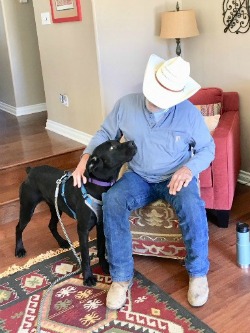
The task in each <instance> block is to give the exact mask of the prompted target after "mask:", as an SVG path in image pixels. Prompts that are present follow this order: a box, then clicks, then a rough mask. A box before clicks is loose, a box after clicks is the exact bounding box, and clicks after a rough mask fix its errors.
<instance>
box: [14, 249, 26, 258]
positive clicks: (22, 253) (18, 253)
mask: <svg viewBox="0 0 250 333" xmlns="http://www.w3.org/2000/svg"><path fill="white" fill-rule="evenodd" d="M15 256H16V257H18V258H23V257H25V256H26V250H25V249H19V250H17V249H16V251H15Z"/></svg>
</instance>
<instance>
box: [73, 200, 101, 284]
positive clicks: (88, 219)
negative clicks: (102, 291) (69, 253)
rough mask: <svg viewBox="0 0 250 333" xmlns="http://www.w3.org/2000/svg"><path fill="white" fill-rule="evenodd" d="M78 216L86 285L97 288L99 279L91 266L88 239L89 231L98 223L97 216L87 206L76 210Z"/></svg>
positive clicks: (81, 206) (83, 273)
mask: <svg viewBox="0 0 250 333" xmlns="http://www.w3.org/2000/svg"><path fill="white" fill-rule="evenodd" d="M76 215H77V231H78V236H79V243H80V252H81V258H82V275H83V278H84V284H85V285H87V286H95V285H96V280H97V279H96V277H95V276H94V275H93V273H92V269H91V266H90V258H89V243H88V241H89V239H88V238H89V230H91V229H92V227H93V226H94V225H95V223H96V217H95V214H94V213H93V212H92V211H91V210H90V209H89V208H88V207H87V206H86V205H80V207H79V209H77V210H76Z"/></svg>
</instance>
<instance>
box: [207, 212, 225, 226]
mask: <svg viewBox="0 0 250 333" xmlns="http://www.w3.org/2000/svg"><path fill="white" fill-rule="evenodd" d="M206 211H207V218H208V220H209V221H210V222H212V223H214V224H216V225H217V227H219V228H228V223H229V214H230V210H223V209H207V210H206Z"/></svg>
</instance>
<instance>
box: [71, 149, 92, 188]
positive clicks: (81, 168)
mask: <svg viewBox="0 0 250 333" xmlns="http://www.w3.org/2000/svg"><path fill="white" fill-rule="evenodd" d="M89 156H90V155H89V154H84V155H83V156H82V158H81V160H80V162H79V163H78V165H77V167H76V169H75V171H74V172H73V173H72V176H73V179H74V183H73V185H74V186H77V187H79V188H80V187H81V186H82V183H83V184H86V182H87V179H86V177H85V176H84V172H85V170H86V164H87V162H88V159H89Z"/></svg>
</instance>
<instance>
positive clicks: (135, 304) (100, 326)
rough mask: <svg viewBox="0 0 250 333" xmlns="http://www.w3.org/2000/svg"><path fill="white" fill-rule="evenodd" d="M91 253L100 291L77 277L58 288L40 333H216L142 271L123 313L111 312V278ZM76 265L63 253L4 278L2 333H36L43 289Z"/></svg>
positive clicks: (46, 304)
mask: <svg viewBox="0 0 250 333" xmlns="http://www.w3.org/2000/svg"><path fill="white" fill-rule="evenodd" d="M76 250H78V248H77V249H76ZM59 252H61V253H59ZM90 252H91V263H92V265H93V270H94V272H95V274H96V276H97V280H98V283H97V285H96V287H93V288H90V287H86V286H83V280H82V277H81V275H80V274H78V273H76V274H74V275H72V276H71V277H69V278H66V279H63V280H62V281H61V282H59V283H58V284H56V285H55V286H54V287H53V288H52V289H51V291H50V292H49V293H48V295H47V297H46V298H45V299H44V303H43V305H44V306H43V307H42V309H41V331H40V332H43V333H45V332H46V333H64V332H70V333H78V332H96V333H101V332H105V333H129V332H137V333H141V332H143V333H163V332H164V333H201V332H203V333H212V332H214V331H213V330H212V329H210V328H209V327H208V326H207V325H205V324H204V323H203V322H201V321H200V320H199V319H198V318H196V317H195V316H193V315H192V314H191V313H190V312H188V311H187V310H186V309H185V308H183V307H182V306H181V305H180V304H178V303H177V302H176V301H174V300H173V299H172V298H171V297H170V296H168V295H167V294H166V293H165V292H164V291H162V290H160V289H159V288H158V287H157V286H156V285H154V284H153V283H152V282H150V281H149V280H147V279H146V278H145V277H144V276H142V275H141V274H139V273H138V272H135V278H134V283H133V286H132V288H131V290H130V292H129V295H128V297H127V302H126V304H125V306H124V307H123V308H122V309H121V310H120V311H111V310H108V309H107V308H106V306H105V300H106V294H107V290H108V289H109V286H110V283H111V279H110V276H107V275H104V274H103V273H102V272H101V270H100V268H99V266H98V265H97V259H96V247H95V242H94V241H92V242H91V243H90ZM34 262H37V263H34ZM76 262H77V261H76V259H75V258H74V255H73V253H72V251H65V250H62V251H61V250H59V251H58V252H57V253H53V252H49V253H48V254H46V255H44V256H42V257H40V258H35V260H32V262H31V263H30V262H29V263H28V264H27V265H26V266H25V267H17V266H15V267H12V268H11V269H10V270H8V271H7V272H5V273H3V274H1V279H0V309H1V313H0V332H1V333H35V332H36V327H37V317H38V312H39V311H40V310H39V309H40V303H41V300H42V298H43V295H44V293H45V290H46V289H47V288H48V287H49V286H51V284H52V283H53V281H55V280H56V279H58V277H63V276H64V275H65V274H67V273H68V272H74V271H76V270H77V264H76Z"/></svg>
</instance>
